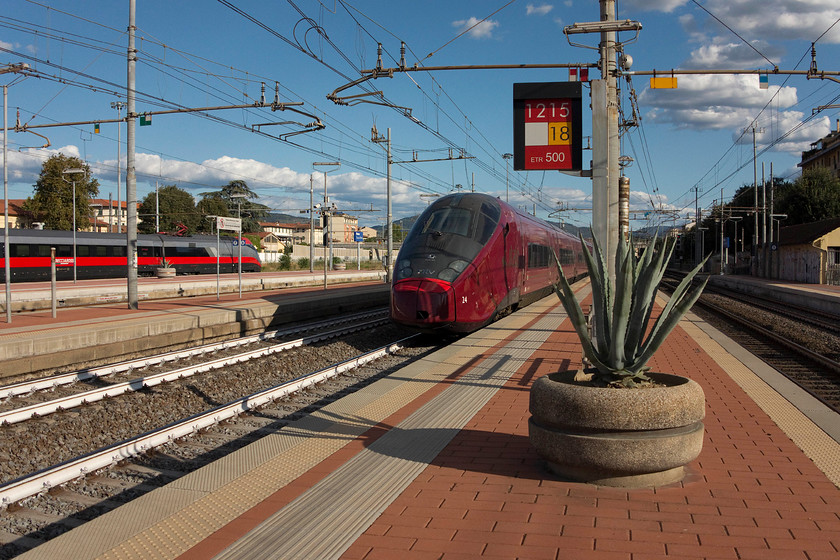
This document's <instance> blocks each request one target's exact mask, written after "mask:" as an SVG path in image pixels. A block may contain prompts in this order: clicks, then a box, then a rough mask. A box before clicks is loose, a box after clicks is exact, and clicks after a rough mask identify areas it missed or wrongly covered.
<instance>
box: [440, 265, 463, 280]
mask: <svg viewBox="0 0 840 560" xmlns="http://www.w3.org/2000/svg"><path fill="white" fill-rule="evenodd" d="M457 277H458V273H457V272H455V271H454V270H452V269H451V268H444V269H443V270H442V271H440V274H438V278H440V279H441V280H445V281H446V282H452V281H453V280H455V279H456V278H457Z"/></svg>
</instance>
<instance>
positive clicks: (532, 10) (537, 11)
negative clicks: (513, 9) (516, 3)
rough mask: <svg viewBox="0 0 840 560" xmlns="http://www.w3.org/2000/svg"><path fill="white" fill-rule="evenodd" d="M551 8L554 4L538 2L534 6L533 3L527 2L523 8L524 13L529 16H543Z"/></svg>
mask: <svg viewBox="0 0 840 560" xmlns="http://www.w3.org/2000/svg"><path fill="white" fill-rule="evenodd" d="M553 9H554V6H552V5H551V4H540V5H539V6H534V5H533V4H528V6H527V8H525V13H526V14H527V15H529V16H531V15H538V16H544V15H546V14H547V13H548V12H550V11H551V10H553Z"/></svg>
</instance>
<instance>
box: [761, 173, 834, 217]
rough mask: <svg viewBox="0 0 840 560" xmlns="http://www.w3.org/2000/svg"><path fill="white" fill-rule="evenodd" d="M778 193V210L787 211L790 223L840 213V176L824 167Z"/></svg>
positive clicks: (780, 212) (807, 174)
mask: <svg viewBox="0 0 840 560" xmlns="http://www.w3.org/2000/svg"><path fill="white" fill-rule="evenodd" d="M777 193H778V194H777V197H776V204H775V208H774V212H775V213H776V214H787V220H785V222H784V225H786V226H793V225H796V224H805V223H809V222H817V221H820V220H826V219H828V218H836V217H838V216H840V179H838V178H837V177H835V176H834V174H833V173H832V172H831V171H830V170H829V169H826V168H824V167H818V168H815V169H809V170H808V171H805V172H804V173H803V174H802V176H801V177H799V178H798V179H797V180H796V181H794V182H793V183H792V184H789V185H788V186H787V187H786V188H782V189H779V191H777Z"/></svg>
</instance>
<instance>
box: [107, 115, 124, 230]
mask: <svg viewBox="0 0 840 560" xmlns="http://www.w3.org/2000/svg"><path fill="white" fill-rule="evenodd" d="M123 107H125V103H123V102H122V101H112V102H111V109H116V110H117V119H118V120H117V233H122V200H121V199H120V172H121V171H122V146H121V145H122V125H120V120H121V119H122V109H123ZM111 219H113V216H110V217H109V218H108V221H109V223H110V221H111ZM108 231H111V230H110V228H109V229H108Z"/></svg>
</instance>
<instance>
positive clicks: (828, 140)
mask: <svg viewBox="0 0 840 560" xmlns="http://www.w3.org/2000/svg"><path fill="white" fill-rule="evenodd" d="M797 165H798V166H799V167H801V168H802V172H803V173H804V172H805V171H808V170H810V169H814V168H816V167H825V168H826V169H830V170H831V172H832V173H833V174H834V176H835V177H840V119H838V120H837V128H836V129H835V130H834V131H832V132H830V133H828V136H825V137H823V138H820V139H819V140H817V141H816V142H814V143H813V144H811V149H810V150H808V151H807V152H802V161H801V162H800V163H798V164H797Z"/></svg>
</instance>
